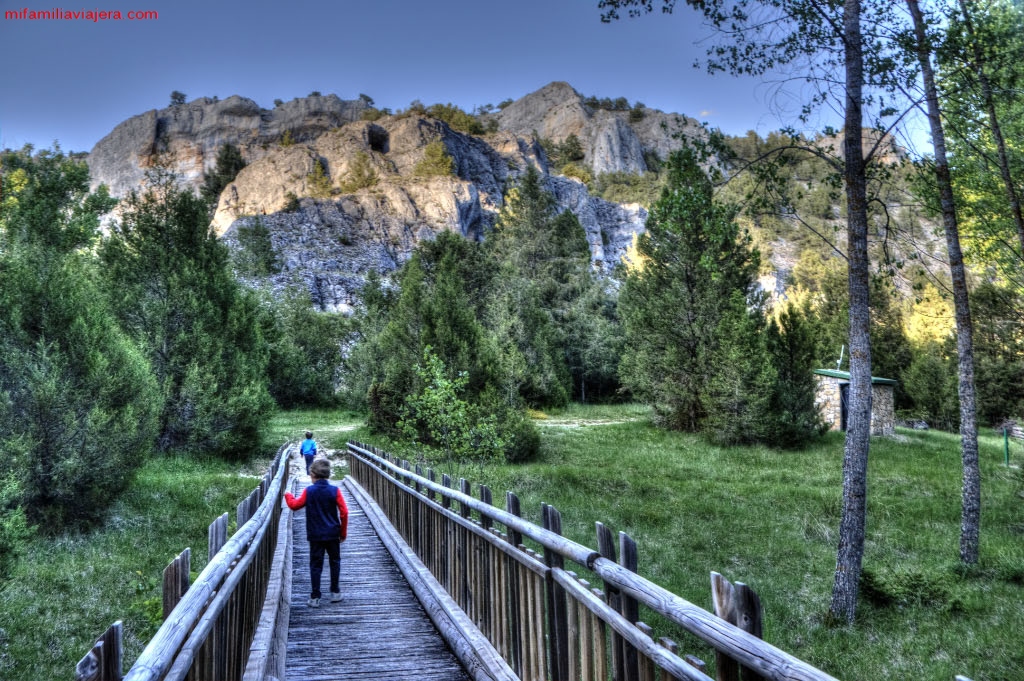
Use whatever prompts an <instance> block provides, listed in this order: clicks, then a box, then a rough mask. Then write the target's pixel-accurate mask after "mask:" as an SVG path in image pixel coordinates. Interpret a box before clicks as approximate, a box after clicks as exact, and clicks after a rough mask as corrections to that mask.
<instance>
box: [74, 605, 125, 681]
mask: <svg viewBox="0 0 1024 681" xmlns="http://www.w3.org/2000/svg"><path fill="white" fill-rule="evenodd" d="M123 637H124V627H123V625H122V623H121V620H118V621H116V622H114V623H113V624H112V625H110V627H109V628H108V629H107V631H106V632H105V633H104V634H103V636H101V637H100V638H99V640H97V641H96V643H95V644H93V647H92V650H90V651H89V652H88V653H86V654H85V657H83V658H82V659H81V660H79V662H78V665H77V666H75V681H121V679H122V676H121V657H122V654H123V653H122V647H121V641H122V639H123Z"/></svg>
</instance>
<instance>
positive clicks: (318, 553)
mask: <svg viewBox="0 0 1024 681" xmlns="http://www.w3.org/2000/svg"><path fill="white" fill-rule="evenodd" d="M309 474H310V477H311V478H312V479H313V483H312V484H311V485H310V486H309V487H307V488H306V489H304V490H302V494H300V495H299V496H298V497H295V496H293V495H292V493H291V492H286V493H285V495H284V500H285V503H286V504H288V508H290V509H292V510H293V511H297V510H299V509H300V508H303V507H305V508H306V539H308V540H309V577H310V581H311V582H312V585H313V589H312V591H311V592H310V594H309V601H308V602H307V603H306V605H308V606H309V607H311V608H319V607H320V596H321V594H320V576H321V574H323V569H324V553H326V554H327V559H328V565H329V566H330V571H331V596H330V599H331V603H337V602H338V601H340V600H341V589H340V587H339V586H338V581H339V578H340V576H341V542H343V541H345V539H346V538H347V537H348V506H347V505H346V504H345V498H344V497H343V496H342V495H341V490H340V489H338V488H337V487H335V486H334V485H332V484H330V483H329V482H328V480H330V478H331V463H330V462H329V461H327V460H326V459H317V460H316V461H314V462H313V463H312V465H311V466H310V467H309Z"/></svg>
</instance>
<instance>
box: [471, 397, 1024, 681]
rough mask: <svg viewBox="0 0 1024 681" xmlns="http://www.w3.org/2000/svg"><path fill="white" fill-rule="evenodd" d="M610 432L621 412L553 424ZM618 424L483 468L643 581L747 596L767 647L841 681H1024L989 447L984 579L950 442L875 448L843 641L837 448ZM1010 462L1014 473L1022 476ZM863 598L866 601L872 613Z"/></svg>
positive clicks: (1002, 478) (531, 508)
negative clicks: (971, 557) (628, 556)
mask: <svg viewBox="0 0 1024 681" xmlns="http://www.w3.org/2000/svg"><path fill="white" fill-rule="evenodd" d="M595 411H597V413H600V414H601V417H600V418H606V419H609V420H612V421H614V420H616V419H615V417H614V414H615V410H614V409H613V408H603V410H600V411H598V410H595V409H577V408H573V409H570V410H568V411H567V412H564V413H562V414H560V415H559V418H561V419H565V420H570V421H571V420H573V419H575V420H577V421H580V422H583V423H586V422H587V421H588V420H596V418H598V417H597V416H596V414H595ZM620 416H622V419H621V420H622V421H625V422H622V423H611V424H607V425H600V424H595V425H580V426H576V427H562V428H559V427H550V428H547V427H545V428H543V430H542V434H543V445H542V447H543V448H542V453H541V456H540V458H539V459H538V460H537V461H535V462H533V463H530V464H528V465H520V466H504V467H498V468H492V469H489V470H488V471H487V472H486V480H484V482H487V483H488V484H489V485H490V486H491V487H492V490H493V491H494V493H495V496H496V497H498V496H499V495H500V492H502V491H504V490H506V489H507V490H512V491H515V492H516V493H517V494H518V495H519V496H520V499H521V500H522V504H523V508H524V509H525V515H527V516H528V517H529V518H530V519H531V520H533V521H534V522H538V521H539V516H540V505H541V503H542V502H544V503H548V504H551V505H553V506H555V507H556V508H558V509H559V510H560V511H561V512H562V517H563V530H564V533H565V534H566V535H567V536H569V537H571V538H572V539H574V540H576V541H578V542H580V543H583V544H586V545H588V546H592V547H593V546H596V539H595V536H594V522H595V521H601V522H602V523H604V524H605V525H608V526H610V527H611V528H612V529H613V530H614V531H616V532H617V531H624V532H626V533H627V534H629V535H630V536H632V537H633V539H635V540H636V541H637V543H638V545H639V551H640V570H639V572H640V574H642V575H644V576H645V577H648V578H650V579H652V580H653V581H655V582H657V583H658V584H660V585H662V586H664V587H665V588H667V589H669V590H670V591H672V592H674V593H676V594H678V595H680V596H682V597H683V598H686V599H687V600H690V601H691V602H693V603H696V604H697V605H700V606H702V607H705V608H708V609H710V608H711V597H710V587H709V573H710V572H711V571H716V572H720V573H722V574H723V575H725V576H726V577H727V578H728V579H730V580H732V581H741V582H744V583H746V584H749V585H750V586H751V587H753V588H754V589H755V590H756V591H757V592H758V593H759V595H760V596H761V599H762V603H763V606H764V610H765V639H766V640H768V641H769V642H771V643H773V644H774V645H776V646H778V647H780V648H782V649H784V650H786V651H788V652H790V653H792V654H794V655H796V656H798V657H801V658H803V659H805V660H807V661H808V662H810V663H811V664H813V665H815V666H818V667H820V668H822V669H824V670H825V671H827V672H829V673H831V674H832V675H834V676H836V677H838V678H840V679H878V678H901V679H910V678H912V679H936V680H938V679H947V680H948V679H952V678H953V676H954V675H955V674H965V675H967V676H968V677H970V678H972V679H974V681H981V680H982V679H991V680H997V679H1005V680H1007V681H1009V680H1010V679H1024V647H1022V646H1021V645H1020V641H1021V633H1020V632H1021V631H1024V541H1022V539H1024V504H1022V501H1021V499H1022V489H1024V478H1022V476H1021V472H1020V469H1019V468H1010V469H1007V468H1006V467H1005V466H1004V465H1003V455H1002V443H1001V441H1000V440H999V439H998V438H996V437H986V436H983V437H982V442H981V448H982V449H981V451H982V474H983V485H982V490H983V528H982V549H981V556H982V558H981V563H980V565H979V566H977V567H976V568H971V569H969V570H965V569H963V568H961V567H960V565H959V562H958V548H959V533H960V452H959V445H958V438H957V437H955V436H953V435H950V434H946V433H938V432H930V433H918V432H913V431H900V433H899V434H898V436H897V437H896V438H891V439H890V438H875V439H873V440H872V447H871V457H870V464H869V492H868V522H867V543H866V549H865V558H864V566H865V569H866V571H867V572H868V573H869V578H870V579H871V584H872V586H873V587H874V588H873V589H872V590H870V591H868V590H866V591H868V593H867V594H865V595H862V599H861V603H860V606H859V612H858V619H857V622H856V623H855V625H854V626H852V627H832V626H828V625H826V624H825V621H826V617H825V615H826V613H827V610H828V604H829V596H830V593H831V587H832V579H833V573H834V570H835V556H836V545H837V539H838V537H837V534H836V533H837V528H838V526H839V518H840V511H841V503H840V496H841V487H842V455H843V437H842V435H841V434H836V433H833V434H830V435H828V436H827V437H826V438H824V439H823V440H822V441H821V442H820V443H819V444H818V445H816V446H814V447H813V448H810V449H807V450H805V451H801V452H784V451H774V450H771V449H767V448H763V447H756V448H726V449H723V448H719V447H714V446H711V445H708V444H706V443H705V442H704V441H702V440H701V439H699V438H697V437H693V436H688V435H682V434H678V433H667V432H664V431H660V430H657V429H655V428H653V427H652V426H651V425H650V423H649V421H647V420H644V419H642V418H641V419H640V420H636V419H637V415H636V408H635V407H624V408H623V410H622V412H621V414H620ZM1015 447H1016V458H1015V461H1016V463H1017V464H1019V463H1020V462H1021V460H1022V459H1024V456H1022V453H1021V447H1020V445H1019V444H1018V445H1015ZM869 596H870V598H869ZM642 616H643V618H644V619H645V620H646V621H648V622H649V623H651V624H652V625H654V626H655V627H656V630H659V629H660V630H661V631H660V632H659V634H660V635H668V636H670V637H672V638H676V639H677V640H678V641H679V642H680V644H681V645H682V646H683V647H684V648H686V649H687V652H692V653H694V654H697V655H698V656H699V657H702V658H703V659H705V660H706V661H709V662H710V661H711V659H712V658H713V655H711V653H710V652H709V651H708V649H707V647H706V646H703V644H701V643H699V642H697V641H696V640H695V639H693V638H692V637H689V636H687V635H684V634H682V633H681V632H680V631H679V630H678V629H676V628H674V627H672V626H670V625H667V624H665V623H664V622H662V621H661V620H660V618H658V617H654V616H653V615H652V614H651V613H643V615H642Z"/></svg>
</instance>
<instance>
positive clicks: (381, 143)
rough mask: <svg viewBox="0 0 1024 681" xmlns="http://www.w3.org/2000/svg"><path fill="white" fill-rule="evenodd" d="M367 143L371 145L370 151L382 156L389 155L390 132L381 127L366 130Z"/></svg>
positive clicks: (372, 126) (376, 126)
mask: <svg viewBox="0 0 1024 681" xmlns="http://www.w3.org/2000/svg"><path fill="white" fill-rule="evenodd" d="M366 136H367V141H368V142H369V143H370V149H373V150H374V151H376V152H379V153H381V154H386V153H388V143H389V139H388V131H387V130H385V129H384V128H382V127H380V126H379V125H371V126H369V127H368V128H367V130H366Z"/></svg>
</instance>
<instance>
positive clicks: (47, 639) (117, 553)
mask: <svg viewBox="0 0 1024 681" xmlns="http://www.w3.org/2000/svg"><path fill="white" fill-rule="evenodd" d="M267 458H268V460H269V456H268V457H267ZM257 482H258V481H257V480H254V479H253V478H251V477H247V476H245V475H242V474H240V472H239V470H238V466H237V465H233V464H227V463H224V462H218V461H206V462H196V461H192V460H188V459H178V458H158V459H152V460H150V461H149V462H148V463H146V464H145V465H144V466H143V467H142V469H141V470H140V471H139V472H138V474H137V475H136V477H135V480H134V482H133V484H132V485H131V487H130V488H129V489H128V491H127V492H126V493H125V494H124V495H123V496H122V497H121V498H120V499H119V500H118V501H117V502H116V503H115V504H114V505H113V507H112V508H111V509H110V512H109V514H108V518H107V521H106V523H105V525H104V526H103V527H102V528H99V529H97V530H94V531H92V532H87V533H80V534H63V535H58V536H56V537H45V536H37V537H36V538H34V539H33V540H32V541H31V543H30V547H29V553H28V555H26V556H25V557H24V558H23V559H22V560H21V561H20V562H19V564H18V565H17V567H16V568H15V571H14V574H13V576H12V579H11V580H10V582H9V583H8V584H7V585H6V587H5V588H4V589H3V590H2V591H0V679H71V678H73V677H74V668H75V664H77V662H78V660H80V659H81V658H82V656H83V655H85V653H87V652H88V651H89V649H90V648H92V645H93V643H94V641H95V640H96V639H97V638H98V637H99V636H100V635H101V634H102V633H103V632H104V631H106V629H107V627H109V626H110V625H111V624H113V623H114V622H115V621H116V620H123V621H124V631H125V639H124V643H125V660H126V665H125V666H126V668H127V666H128V664H130V663H131V661H132V660H134V659H135V658H136V657H138V655H139V653H140V652H142V648H143V647H144V645H145V643H146V642H147V641H148V640H149V639H150V637H151V636H152V635H153V634H154V633H155V632H156V629H157V626H158V625H159V618H160V610H161V600H160V598H161V596H160V594H161V585H160V580H161V575H162V573H163V569H164V568H165V567H166V566H167V564H168V563H169V562H170V561H171V560H172V559H173V558H174V557H175V556H177V555H178V554H179V553H181V551H182V550H184V549H185V548H186V547H190V548H191V549H192V559H191V569H192V571H193V573H195V574H198V572H199V571H201V570H202V568H203V567H204V566H205V565H206V553H207V550H206V545H207V527H208V526H209V524H210V523H211V522H213V520H214V519H216V518H217V516H219V515H221V514H222V513H224V512H230V513H231V514H232V516H233V515H234V511H235V506H236V505H237V504H238V502H239V501H240V500H241V499H243V498H244V497H245V496H246V495H247V494H248V493H249V492H251V491H252V489H253V488H254V487H255V486H256V484H257ZM230 529H231V531H234V526H233V524H232V527H231V528H230ZM195 574H194V575H193V576H195Z"/></svg>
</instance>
